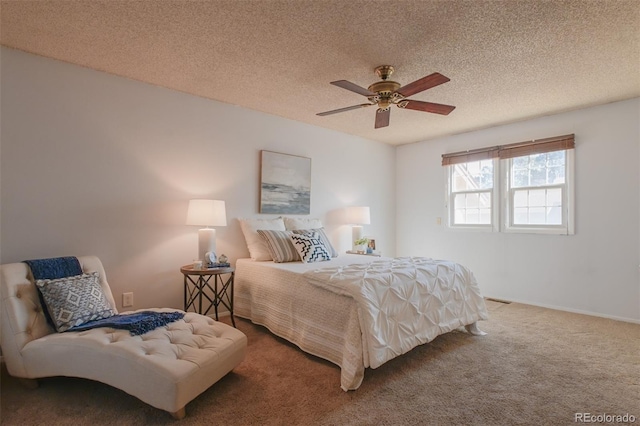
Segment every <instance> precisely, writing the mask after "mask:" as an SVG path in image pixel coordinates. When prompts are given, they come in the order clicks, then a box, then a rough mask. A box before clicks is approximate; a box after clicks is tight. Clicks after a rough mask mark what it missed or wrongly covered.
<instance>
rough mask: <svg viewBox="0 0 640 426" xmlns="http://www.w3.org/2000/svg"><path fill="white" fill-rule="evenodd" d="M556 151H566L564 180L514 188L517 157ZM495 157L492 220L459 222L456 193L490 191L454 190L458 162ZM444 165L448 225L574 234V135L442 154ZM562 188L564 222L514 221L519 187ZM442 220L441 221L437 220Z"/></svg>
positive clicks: (525, 188) (457, 228)
mask: <svg viewBox="0 0 640 426" xmlns="http://www.w3.org/2000/svg"><path fill="white" fill-rule="evenodd" d="M554 151H563V152H564V153H565V166H564V167H565V170H564V172H565V182H564V183H563V184H557V183H554V184H547V185H540V186H528V187H517V188H511V182H510V179H511V176H512V173H511V170H512V167H513V163H514V159H516V158H521V157H527V156H529V155H532V154H542V153H549V152H554ZM488 159H492V161H493V188H492V190H491V198H492V202H491V224H456V223H455V201H454V198H455V196H456V194H460V193H478V192H487V191H480V190H479V191H473V190H471V191H459V192H453V174H454V169H455V166H456V165H457V164H462V163H473V162H476V161H482V160H488ZM442 165H443V166H445V167H444V169H445V182H446V185H445V186H446V188H445V203H444V204H445V208H444V210H445V215H446V216H445V217H446V218H447V221H446V225H447V228H448V229H451V230H478V231H492V232H506V233H530V234H556V235H574V234H575V135H574V134H568V135H563V136H556V137H551V138H544V139H538V140H532V141H524V142H518V143H514V144H508V145H502V146H501V145H498V146H493V147H487V148H479V149H472V150H467V151H460V152H453V153H447V154H442ZM558 187H560V188H562V211H561V216H562V224H560V225H550V224H531V225H528V224H527V225H520V224H519V225H516V224H514V223H513V222H514V217H515V210H514V201H513V198H514V195H515V192H516V191H518V190H523V189H524V190H536V189H545V188H546V189H549V188H558ZM438 223H440V222H438Z"/></svg>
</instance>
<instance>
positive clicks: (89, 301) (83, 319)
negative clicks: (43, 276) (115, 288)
mask: <svg viewBox="0 0 640 426" xmlns="http://www.w3.org/2000/svg"><path fill="white" fill-rule="evenodd" d="M36 286H37V287H38V289H39V290H40V292H41V293H42V297H43V298H44V302H45V305H46V309H47V310H48V311H49V315H51V319H52V320H53V322H54V326H55V328H56V330H57V331H58V332H63V331H67V330H73V327H76V326H79V325H82V324H85V323H87V322H89V321H94V320H97V319H103V318H109V317H112V316H114V315H115V314H116V312H115V311H114V310H113V309H112V307H111V304H110V303H109V300H108V299H107V296H106V295H105V294H104V292H103V291H102V287H101V286H100V277H99V274H98V272H91V273H89V274H82V275H75V276H72V277H66V278H58V279H53V280H36Z"/></svg>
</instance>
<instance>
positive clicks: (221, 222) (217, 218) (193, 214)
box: [187, 200, 227, 226]
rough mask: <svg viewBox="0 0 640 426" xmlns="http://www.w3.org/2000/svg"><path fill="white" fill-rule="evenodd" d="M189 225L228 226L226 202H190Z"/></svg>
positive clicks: (188, 211)
mask: <svg viewBox="0 0 640 426" xmlns="http://www.w3.org/2000/svg"><path fill="white" fill-rule="evenodd" d="M187 225H197V226H227V212H226V209H225V206H224V201H220V200H189V209H188V210H187Z"/></svg>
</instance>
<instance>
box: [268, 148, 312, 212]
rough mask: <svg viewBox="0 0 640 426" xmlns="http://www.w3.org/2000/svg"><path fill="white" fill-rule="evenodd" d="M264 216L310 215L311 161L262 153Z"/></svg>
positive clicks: (305, 158) (304, 158)
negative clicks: (268, 214) (265, 214)
mask: <svg viewBox="0 0 640 426" xmlns="http://www.w3.org/2000/svg"><path fill="white" fill-rule="evenodd" d="M261 168H262V170H261V181H260V213H275V214H309V213H310V211H311V158H307V157H298V156H297V155H289V154H280V153H277V152H271V151H262V152H261Z"/></svg>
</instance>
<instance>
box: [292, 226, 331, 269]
mask: <svg viewBox="0 0 640 426" xmlns="http://www.w3.org/2000/svg"><path fill="white" fill-rule="evenodd" d="M289 238H291V241H292V242H293V245H294V247H295V248H296V250H297V251H298V254H299V255H300V258H301V259H302V261H303V262H305V263H311V262H322V261H325V260H331V255H330V254H329V252H328V251H327V248H326V247H325V246H324V244H322V241H321V240H320V236H319V234H318V233H317V232H311V233H309V234H291V235H290V237H289Z"/></svg>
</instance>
